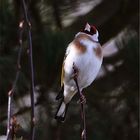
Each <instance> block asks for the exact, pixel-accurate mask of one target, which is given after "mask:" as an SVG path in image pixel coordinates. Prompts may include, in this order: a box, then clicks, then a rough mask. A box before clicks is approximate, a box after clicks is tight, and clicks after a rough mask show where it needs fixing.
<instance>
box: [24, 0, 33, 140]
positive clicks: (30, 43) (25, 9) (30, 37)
mask: <svg viewBox="0 0 140 140" xmlns="http://www.w3.org/2000/svg"><path fill="white" fill-rule="evenodd" d="M22 5H23V11H24V18H25V22H26V24H27V27H28V39H29V40H28V43H29V57H30V69H31V140H34V133H35V127H34V126H35V115H34V112H35V111H34V110H35V104H34V91H35V88H34V68H33V56H32V35H31V23H30V20H29V15H28V12H27V6H26V3H25V0H22Z"/></svg>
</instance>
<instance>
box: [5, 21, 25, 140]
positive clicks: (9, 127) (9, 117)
mask: <svg viewBox="0 0 140 140" xmlns="http://www.w3.org/2000/svg"><path fill="white" fill-rule="evenodd" d="M22 32H23V21H22V22H20V24H19V33H20V34H19V47H20V48H19V51H18V58H17V72H16V77H15V80H14V82H13V85H12V88H11V90H10V91H9V92H8V111H7V121H8V122H7V140H11V139H12V137H11V136H12V121H11V120H12V115H13V114H12V98H13V93H14V91H15V88H16V85H17V81H18V79H19V73H20V69H21V66H20V61H21V53H22Z"/></svg>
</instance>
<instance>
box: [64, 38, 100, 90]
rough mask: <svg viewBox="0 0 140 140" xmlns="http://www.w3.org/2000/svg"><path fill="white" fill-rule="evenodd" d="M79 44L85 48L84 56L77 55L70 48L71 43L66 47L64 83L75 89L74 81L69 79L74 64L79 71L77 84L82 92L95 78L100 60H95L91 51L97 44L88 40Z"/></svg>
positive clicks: (72, 48) (94, 55)
mask: <svg viewBox="0 0 140 140" xmlns="http://www.w3.org/2000/svg"><path fill="white" fill-rule="evenodd" d="M81 43H83V44H84V45H85V46H87V51H86V52H85V53H84V54H77V52H76V51H75V50H74V47H73V46H72V45H74V44H73V43H71V44H70V45H69V47H68V50H69V52H68V55H67V57H66V60H65V65H64V71H65V77H64V83H65V84H66V85H68V86H71V87H75V83H74V80H73V79H71V77H72V74H73V63H74V64H75V65H76V67H77V68H78V69H79V73H78V84H79V87H80V89H81V90H82V89H83V88H85V87H87V86H89V85H90V84H91V83H92V82H93V80H94V79H95V78H96V76H97V74H98V72H99V69H100V67H101V63H102V59H99V58H97V56H96V54H95V53H94V51H93V48H96V47H97V46H98V45H97V43H93V42H91V41H90V40H85V41H82V40H81Z"/></svg>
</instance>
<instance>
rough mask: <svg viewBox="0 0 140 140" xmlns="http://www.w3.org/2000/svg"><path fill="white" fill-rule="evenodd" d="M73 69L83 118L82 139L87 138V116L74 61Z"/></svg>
mask: <svg viewBox="0 0 140 140" xmlns="http://www.w3.org/2000/svg"><path fill="white" fill-rule="evenodd" d="M73 71H74V77H73V78H74V81H75V84H76V87H77V91H78V94H79V97H80V105H81V118H82V133H81V139H82V140H86V117H85V106H84V103H83V101H82V98H83V95H82V93H81V91H80V89H79V85H78V81H77V74H78V70H77V68H76V66H75V64H74V63H73Z"/></svg>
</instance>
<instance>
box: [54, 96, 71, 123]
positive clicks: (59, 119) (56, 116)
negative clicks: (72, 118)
mask: <svg viewBox="0 0 140 140" xmlns="http://www.w3.org/2000/svg"><path fill="white" fill-rule="evenodd" d="M63 101H64V98H62V100H61V102H60V104H59V106H58V109H57V111H56V114H55V119H56V120H57V121H58V122H64V121H65V118H66V114H67V110H68V106H69V103H68V104H66V107H65V112H64V115H60V116H58V115H57V114H58V111H59V109H60V107H61V105H62V103H63Z"/></svg>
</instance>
